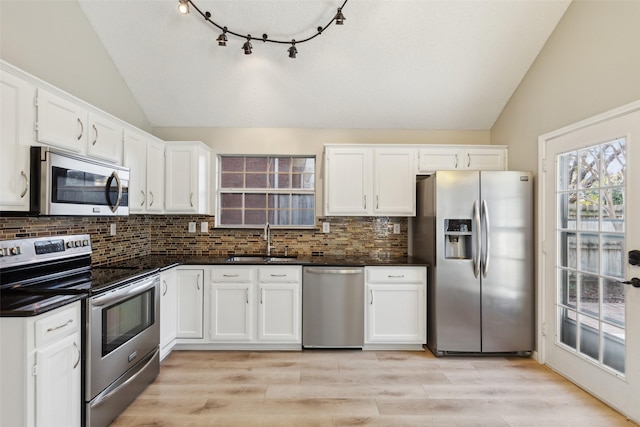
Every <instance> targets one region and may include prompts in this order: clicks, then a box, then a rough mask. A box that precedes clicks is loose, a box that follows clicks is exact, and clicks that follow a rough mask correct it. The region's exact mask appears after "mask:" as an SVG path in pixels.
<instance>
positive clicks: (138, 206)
mask: <svg viewBox="0 0 640 427" xmlns="http://www.w3.org/2000/svg"><path fill="white" fill-rule="evenodd" d="M124 165H125V166H126V167H128V168H129V212H130V213H145V212H146V205H147V139H146V137H145V136H144V135H142V134H140V133H137V132H131V131H129V130H128V129H127V130H126V131H125V134H124ZM163 168H164V165H163Z"/></svg>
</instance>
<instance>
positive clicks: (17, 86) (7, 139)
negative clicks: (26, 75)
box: [0, 71, 36, 211]
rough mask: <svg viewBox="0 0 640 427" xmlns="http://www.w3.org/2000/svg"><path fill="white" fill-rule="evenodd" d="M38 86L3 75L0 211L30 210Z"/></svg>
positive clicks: (0, 90) (0, 94)
mask: <svg viewBox="0 0 640 427" xmlns="http://www.w3.org/2000/svg"><path fill="white" fill-rule="evenodd" d="M35 95H36V88H35V86H33V85H31V84H29V83H27V82H25V81H24V80H22V79H20V78H18V77H16V76H13V75H11V74H9V73H6V72H4V71H2V73H0V98H1V101H2V104H1V106H0V114H1V118H0V210H1V211H28V210H29V179H30V178H29V146H30V145H31V142H32V141H33V138H34V132H33V123H34V121H35V108H34V105H33V100H34V99H35Z"/></svg>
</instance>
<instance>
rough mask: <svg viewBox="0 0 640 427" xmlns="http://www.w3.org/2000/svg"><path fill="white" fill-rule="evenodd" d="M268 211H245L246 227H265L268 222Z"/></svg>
mask: <svg viewBox="0 0 640 427" xmlns="http://www.w3.org/2000/svg"><path fill="white" fill-rule="evenodd" d="M266 221H267V210H266V209H261V210H245V211H244V224H245V225H260V226H262V225H264V224H266V223H267V222H266Z"/></svg>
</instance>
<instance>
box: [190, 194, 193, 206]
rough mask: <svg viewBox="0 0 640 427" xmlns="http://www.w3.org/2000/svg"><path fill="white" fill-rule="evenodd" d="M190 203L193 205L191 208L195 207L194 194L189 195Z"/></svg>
mask: <svg viewBox="0 0 640 427" xmlns="http://www.w3.org/2000/svg"><path fill="white" fill-rule="evenodd" d="M189 203H190V204H191V207H193V193H191V194H190V195H189Z"/></svg>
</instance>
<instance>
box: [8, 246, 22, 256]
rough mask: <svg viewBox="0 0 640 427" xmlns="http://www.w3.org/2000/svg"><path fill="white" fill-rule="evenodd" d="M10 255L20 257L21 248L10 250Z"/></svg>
mask: <svg viewBox="0 0 640 427" xmlns="http://www.w3.org/2000/svg"><path fill="white" fill-rule="evenodd" d="M9 254H10V255H20V247H19V246H14V247H13V248H9Z"/></svg>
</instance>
